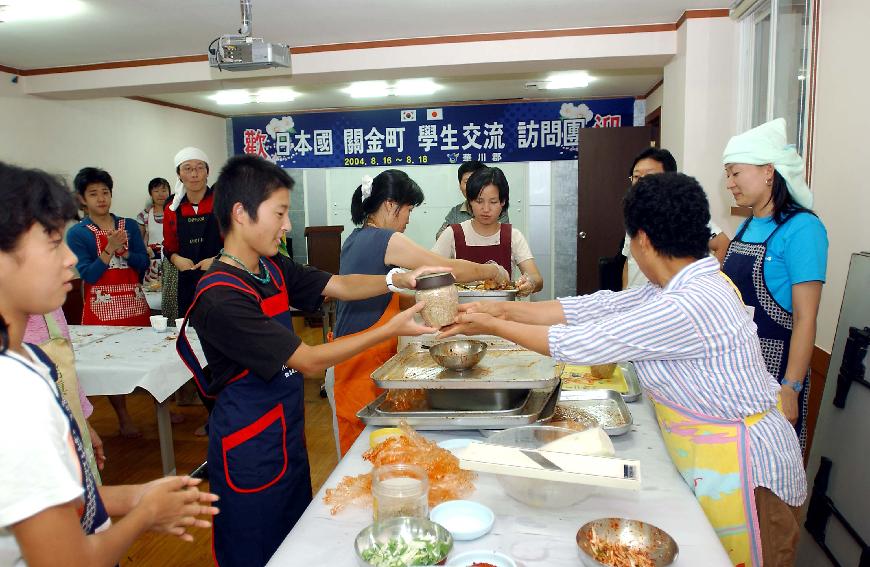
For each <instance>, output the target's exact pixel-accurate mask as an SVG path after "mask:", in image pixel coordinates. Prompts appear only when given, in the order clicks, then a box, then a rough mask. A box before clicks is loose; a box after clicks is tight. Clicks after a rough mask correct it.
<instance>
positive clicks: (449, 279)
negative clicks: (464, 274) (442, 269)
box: [415, 273, 459, 329]
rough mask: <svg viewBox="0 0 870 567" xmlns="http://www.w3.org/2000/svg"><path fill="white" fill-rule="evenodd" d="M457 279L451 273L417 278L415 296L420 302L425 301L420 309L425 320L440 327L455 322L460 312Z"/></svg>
mask: <svg viewBox="0 0 870 567" xmlns="http://www.w3.org/2000/svg"><path fill="white" fill-rule="evenodd" d="M455 283H456V279H455V278H454V277H453V274H450V273H437V274H427V275H425V276H420V277H419V278H417V291H416V292H415V296H416V299H417V301H418V302H420V301H425V302H426V306H425V307H424V308H423V309H422V310H421V311H420V316H421V317H422V318H423V322H424V323H426V325H428V326H430V327H435V328H438V329H440V328H441V327H443V326H445V325H449V324H451V323H453V321H454V320H455V319H456V314H457V313H458V312H459V290H458V289H456V286H455V285H454V284H455Z"/></svg>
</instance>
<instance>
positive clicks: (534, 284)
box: [432, 167, 544, 296]
mask: <svg viewBox="0 0 870 567" xmlns="http://www.w3.org/2000/svg"><path fill="white" fill-rule="evenodd" d="M465 198H466V203H467V204H468V208H469V209H470V210H471V214H472V218H471V219H469V220H466V221H463V222H461V223H459V224H452V225H450V227H449V228H450V230H445V231H444V232H442V233H441V234H440V236H438V240H437V241H436V242H435V246H434V247H433V248H432V251H433V252H435V253H437V254H439V255H441V256H444V257H445V258H460V259H462V260H471V261H472V262H496V263H498V264H499V265H500V266H501V267H503V268H504V269H505V270H506V271H507V272H508V274H512V273H513V272H514V270H515V269H516V270H518V271H519V272H520V278H519V279H518V280H517V295H520V296H524V295H529V294H532V293H535V292H536V291H540V290H541V289H543V287H544V278H543V277H541V272H540V271H539V270H538V265H537V264H536V263H535V258H534V256H533V255H532V250H531V248H529V244H528V242H526V238H525V237H524V236H523V234H522V233H521V232H520V231H519V230H517V229H515V228H513V226H511V225H510V224H509V223H503V222H501V220H500V219H501V218H502V214H503V213H504V212H505V211H507V209H508V206H509V205H510V186H509V185H508V180H507V177H505V174H504V172H503V171H502V170H501V169H499V168H497V167H484V168H482V169H478V170H476V171H475V172H474V173H472V174H471V177H469V178H468V183H467V184H466V186H465Z"/></svg>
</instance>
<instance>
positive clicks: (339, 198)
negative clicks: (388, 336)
mask: <svg viewBox="0 0 870 567" xmlns="http://www.w3.org/2000/svg"><path fill="white" fill-rule="evenodd" d="M497 167H499V168H500V169H501V170H502V171H503V172H504V174H505V177H506V178H507V180H508V185H509V186H510V208H509V209H508V212H509V213H510V218H511V224H512V225H513V226H514V228H516V229H518V230H519V231H520V232H522V233H523V234H524V235H526V236H527V233H526V223H527V215H528V207H527V206H526V203H527V201H528V164H526V163H520V162H517V163H499V164H497ZM385 169H387V168H384V167H360V168H347V167H340V168H331V169H327V170H326V204H327V212H326V218H327V224H329V225H344V227H345V230H344V232H342V233H341V241H342V244H344V239H345V238H346V237H347V235H348V234H350V233H351V232H352V231H353V229H354V228H355V227H354V224H353V221H351V218H350V200H351V197H352V196H353V192H354V191H355V190H356V188H357V186H359V184H360V183H361V182H362V178H363V176H364V175H370V176H371V177H375V176H377V175H378V174H379V173H380V172H382V171H384V170H385ZM393 169H398V170H401V171H404V172H405V173H407V174H408V176H409V177H410V178H411V179H413V180H414V181H416V182H417V185H419V186H420V189H422V190H423V194H424V195H425V200H424V201H423V204H422V205H420V206H419V207H415V208H414V211H413V212H412V213H411V220H410V222H408V228H407V229H406V230H405V235H406V236H408V238H410V239H411V240H413V241H414V242H416V243H417V244H419V245H420V246H423V247H424V248H427V249H429V248H432V246H434V245H435V233H436V232H438V229H439V228H441V224H442V223H443V222H444V217H445V216H446V215H447V212H448V211H449V210H450V209H451V208H452V207H454V206H455V205H457V204H458V203H460V202H461V201H462V193H460V192H459V183H458V181H457V178H456V175H457V170H458V169H459V166H458V165H411V166H406V167H395V168H393Z"/></svg>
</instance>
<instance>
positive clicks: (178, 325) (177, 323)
mask: <svg viewBox="0 0 870 567" xmlns="http://www.w3.org/2000/svg"><path fill="white" fill-rule="evenodd" d="M183 324H184V317H179V318H178V319H176V320H175V328H176V329H179V330H181V325H183Z"/></svg>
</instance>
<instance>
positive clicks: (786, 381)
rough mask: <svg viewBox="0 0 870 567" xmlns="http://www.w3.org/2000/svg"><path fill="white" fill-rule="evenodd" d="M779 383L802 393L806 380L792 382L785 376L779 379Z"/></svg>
mask: <svg viewBox="0 0 870 567" xmlns="http://www.w3.org/2000/svg"><path fill="white" fill-rule="evenodd" d="M779 383H780V385H782V386H784V387H786V388H791V389H792V390H794V391H795V392H796V393H798V394H800V392H801V390H803V389H804V381H803V380H798V381H797V382H792V381H791V380H789V379H788V378H783V379H782V380H780V381H779Z"/></svg>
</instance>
